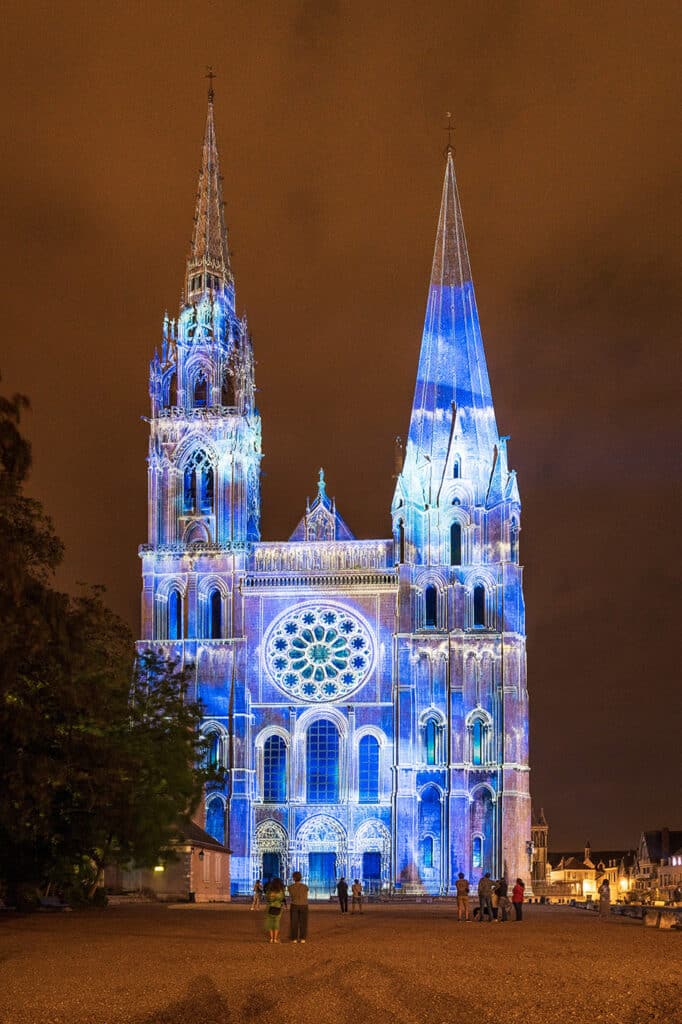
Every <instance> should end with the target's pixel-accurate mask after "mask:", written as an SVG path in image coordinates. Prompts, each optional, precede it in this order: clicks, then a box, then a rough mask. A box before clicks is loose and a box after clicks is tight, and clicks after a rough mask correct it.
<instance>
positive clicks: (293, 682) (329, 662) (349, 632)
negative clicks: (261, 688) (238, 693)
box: [265, 604, 374, 703]
mask: <svg viewBox="0 0 682 1024" xmlns="http://www.w3.org/2000/svg"><path fill="white" fill-rule="evenodd" d="M373 662H374V645H373V643H372V637H371V634H370V631H369V629H368V628H367V625H366V623H365V622H364V621H363V620H362V619H361V618H360V617H359V616H358V615H356V614H354V613H353V612H351V611H349V610H348V609H347V608H343V607H342V606H336V605H329V604H324V605H322V604H315V605H308V604H306V605H303V606H302V607H299V608H297V609H294V610H293V611H287V612H285V613H284V614H283V615H280V616H279V618H278V619H276V620H275V621H274V623H273V624H272V626H271V627H270V630H269V631H268V634H267V637H266V641H265V664H266V666H267V669H268V671H269V673H270V675H271V676H272V678H273V679H274V681H275V682H276V683H277V685H278V686H279V687H280V689H282V690H284V691H285V693H288V694H290V695H291V696H293V697H299V698H300V699H301V700H305V701H310V702H311V703H314V702H318V701H330V700H338V699H339V698H341V697H346V696H348V694H349V693H352V692H353V690H356V689H357V688H358V687H359V686H360V685H361V683H363V682H364V680H365V679H366V678H367V675H368V674H369V672H370V670H371V668H372V664H373Z"/></svg>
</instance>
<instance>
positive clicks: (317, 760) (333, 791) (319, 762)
mask: <svg viewBox="0 0 682 1024" xmlns="http://www.w3.org/2000/svg"><path fill="white" fill-rule="evenodd" d="M306 786H307V790H308V803H311V804H327V803H335V802H336V801H337V800H338V799H339V734H338V732H337V731H336V726H335V725H334V724H333V722H328V721H326V720H325V719H323V720H322V721H321V722H313V724H312V725H311V726H310V728H309V729H308V741H307V745H306Z"/></svg>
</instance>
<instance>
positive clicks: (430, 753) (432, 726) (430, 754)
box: [424, 718, 438, 764]
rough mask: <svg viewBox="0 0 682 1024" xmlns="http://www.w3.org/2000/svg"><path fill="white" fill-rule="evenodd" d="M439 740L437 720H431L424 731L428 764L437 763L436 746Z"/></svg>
mask: <svg viewBox="0 0 682 1024" xmlns="http://www.w3.org/2000/svg"><path fill="white" fill-rule="evenodd" d="M437 739H438V726H437V724H436V720H435V718H429V719H428V720H427V722H426V729H425V730H424V741H425V746H426V751H425V753H426V763H427V764H435V763H436V744H437Z"/></svg>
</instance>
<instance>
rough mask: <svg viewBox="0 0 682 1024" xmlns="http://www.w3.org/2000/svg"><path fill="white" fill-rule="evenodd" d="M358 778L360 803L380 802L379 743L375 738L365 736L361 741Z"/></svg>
mask: <svg viewBox="0 0 682 1024" xmlns="http://www.w3.org/2000/svg"><path fill="white" fill-rule="evenodd" d="M358 776H359V787H358V797H359V800H360V803H361V804H375V803H377V801H378V800H379V741H378V740H377V738H376V737H375V736H363V737H362V739H361V740H360V746H359V748H358Z"/></svg>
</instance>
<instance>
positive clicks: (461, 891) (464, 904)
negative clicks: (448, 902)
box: [455, 871, 471, 921]
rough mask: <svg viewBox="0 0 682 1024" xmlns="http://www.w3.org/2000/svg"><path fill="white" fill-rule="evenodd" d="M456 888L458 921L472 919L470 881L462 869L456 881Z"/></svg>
mask: <svg viewBox="0 0 682 1024" xmlns="http://www.w3.org/2000/svg"><path fill="white" fill-rule="evenodd" d="M455 889H456V890H457V920H458V921H470V920H471V918H470V917H469V881H468V879H466V878H465V877H464V873H463V872H462V871H460V873H459V875H458V876H457V881H456V882H455Z"/></svg>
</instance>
